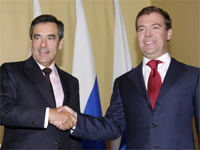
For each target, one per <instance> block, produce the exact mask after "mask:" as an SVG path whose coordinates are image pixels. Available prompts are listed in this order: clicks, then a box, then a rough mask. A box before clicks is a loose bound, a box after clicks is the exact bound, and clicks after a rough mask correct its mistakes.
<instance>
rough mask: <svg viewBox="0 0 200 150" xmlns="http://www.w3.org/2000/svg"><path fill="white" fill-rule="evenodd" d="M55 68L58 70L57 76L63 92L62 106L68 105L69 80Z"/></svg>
mask: <svg viewBox="0 0 200 150" xmlns="http://www.w3.org/2000/svg"><path fill="white" fill-rule="evenodd" d="M56 68H57V70H58V74H59V77H60V81H61V84H62V88H63V92H64V100H63V105H68V103H69V99H70V88H69V79H68V77H66V76H65V74H64V73H63V72H62V71H61V70H60V69H59V68H58V67H57V66H56Z"/></svg>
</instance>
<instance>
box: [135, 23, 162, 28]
mask: <svg viewBox="0 0 200 150" xmlns="http://www.w3.org/2000/svg"><path fill="white" fill-rule="evenodd" d="M155 25H158V26H160V27H162V26H161V24H159V23H154V24H152V25H151V26H155ZM141 27H145V26H144V25H140V26H138V27H137V30H138V29H139V28H141Z"/></svg>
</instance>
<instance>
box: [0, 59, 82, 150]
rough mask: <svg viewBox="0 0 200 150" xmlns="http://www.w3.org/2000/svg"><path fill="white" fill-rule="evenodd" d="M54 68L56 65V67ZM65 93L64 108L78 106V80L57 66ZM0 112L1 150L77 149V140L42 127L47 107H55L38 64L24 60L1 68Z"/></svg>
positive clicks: (78, 108) (79, 144) (49, 126)
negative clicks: (2, 134)
mask: <svg viewBox="0 0 200 150" xmlns="http://www.w3.org/2000/svg"><path fill="white" fill-rule="evenodd" d="M56 67H57V66H56ZM57 70H58V74H59V76H60V80H61V84H62V87H63V91H64V102H63V105H68V106H69V107H71V108H72V109H74V110H76V111H78V112H79V111H80V106H79V86H78V80H77V79H76V78H74V77H73V76H71V75H70V74H68V73H66V72H64V71H62V70H61V69H59V68H58V67H57ZM0 77H1V79H0V85H1V93H0V110H1V120H0V121H1V125H3V126H4V127H5V128H4V137H3V143H2V147H1V148H2V149H58V148H60V149H78V148H81V141H80V139H77V138H73V137H71V136H70V135H69V133H68V132H69V131H61V130H59V129H57V128H56V127H54V126H53V125H51V124H48V127H47V128H46V129H45V128H44V119H45V110H46V107H50V108H55V107H56V104H55V101H54V99H53V96H52V94H51V91H50V88H49V85H48V83H47V82H46V79H45V77H44V75H43V74H42V71H41V70H40V68H39V66H38V64H37V63H36V62H35V60H34V59H33V57H32V56H31V57H30V58H29V59H28V60H26V61H21V62H14V63H5V64H3V65H2V66H1V76H0Z"/></svg>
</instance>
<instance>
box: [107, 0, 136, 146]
mask: <svg viewBox="0 0 200 150" xmlns="http://www.w3.org/2000/svg"><path fill="white" fill-rule="evenodd" d="M114 9H115V30H114V62H113V83H114V81H115V79H116V78H117V77H119V76H121V75H122V74H124V73H126V72H128V71H130V70H131V69H132V62H131V55H130V50H129V46H128V39H127V35H126V28H125V24H124V19H123V16H122V12H121V8H120V4H119V0H114ZM110 147H111V149H120V150H122V149H126V130H125V131H124V133H123V134H122V136H121V137H119V138H118V139H116V140H114V141H111V142H110Z"/></svg>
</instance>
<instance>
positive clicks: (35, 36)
mask: <svg viewBox="0 0 200 150" xmlns="http://www.w3.org/2000/svg"><path fill="white" fill-rule="evenodd" d="M36 36H41V35H40V34H34V35H33V38H35V37H36Z"/></svg>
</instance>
